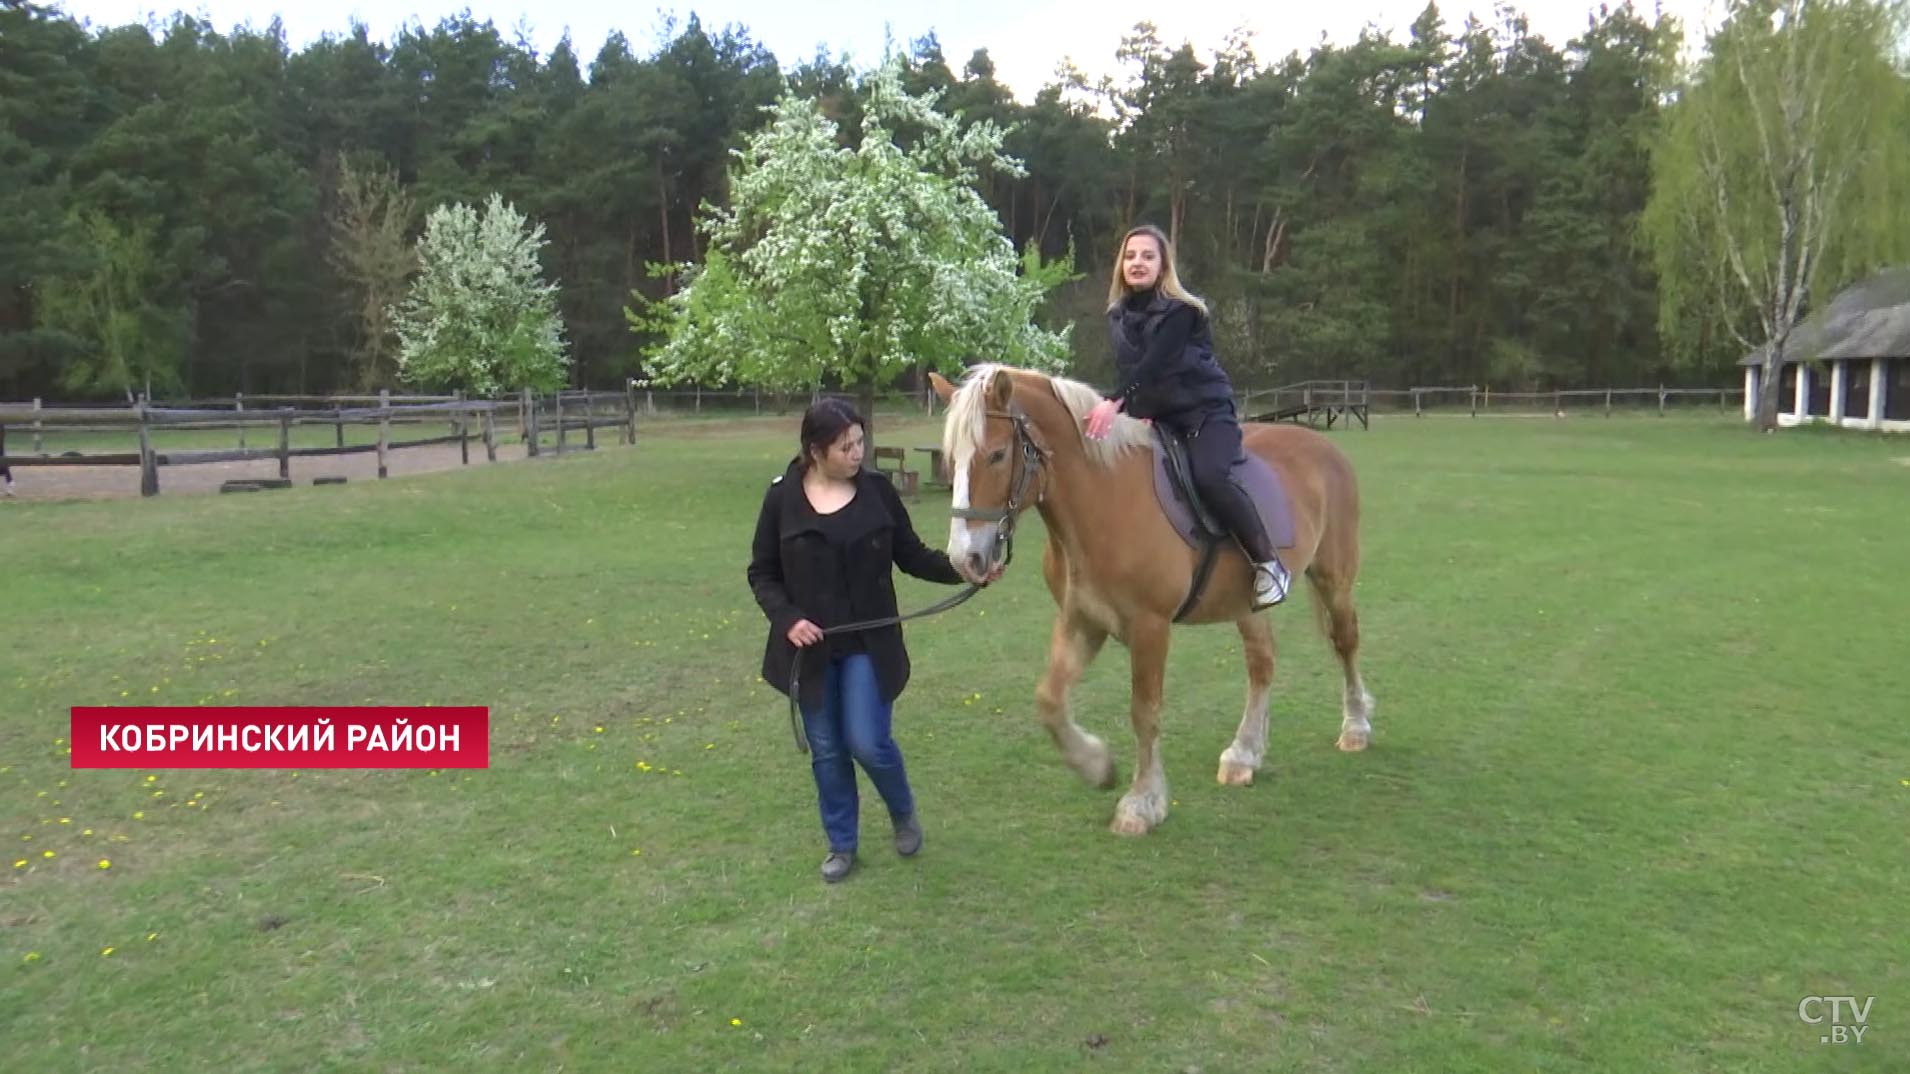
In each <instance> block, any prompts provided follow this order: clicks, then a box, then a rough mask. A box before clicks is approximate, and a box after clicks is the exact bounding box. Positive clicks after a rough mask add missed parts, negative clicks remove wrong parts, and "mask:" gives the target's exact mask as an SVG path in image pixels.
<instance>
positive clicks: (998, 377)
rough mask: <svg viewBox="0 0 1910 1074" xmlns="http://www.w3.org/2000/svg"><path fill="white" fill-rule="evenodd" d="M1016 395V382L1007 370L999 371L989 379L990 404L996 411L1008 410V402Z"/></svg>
mask: <svg viewBox="0 0 1910 1074" xmlns="http://www.w3.org/2000/svg"><path fill="white" fill-rule="evenodd" d="M1014 394H1015V381H1014V378H1013V377H1010V376H1009V375H1008V371H1007V370H1005V369H998V370H996V371H995V375H994V376H992V377H989V378H988V403H989V405H990V406H992V407H993V408H994V409H996V410H1007V409H1008V400H1009V399H1010V398H1011V397H1012V396H1013V395H1014Z"/></svg>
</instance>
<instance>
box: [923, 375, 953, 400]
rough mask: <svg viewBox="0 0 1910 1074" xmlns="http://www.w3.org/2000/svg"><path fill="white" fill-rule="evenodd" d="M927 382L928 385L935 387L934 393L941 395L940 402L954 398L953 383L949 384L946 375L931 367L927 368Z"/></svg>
mask: <svg viewBox="0 0 1910 1074" xmlns="http://www.w3.org/2000/svg"><path fill="white" fill-rule="evenodd" d="M928 383H929V387H931V388H934V389H935V394H936V395H939V396H941V397H942V402H944V403H946V402H948V401H949V400H951V399H953V398H955V385H953V384H950V383H949V382H948V378H947V377H944V376H942V375H941V374H940V373H937V372H935V371H934V370H933V369H931V370H929V374H928Z"/></svg>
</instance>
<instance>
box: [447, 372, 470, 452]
mask: <svg viewBox="0 0 1910 1074" xmlns="http://www.w3.org/2000/svg"><path fill="white" fill-rule="evenodd" d="M469 418H470V414H469V413H467V412H466V411H465V409H464V389H463V388H459V389H458V412H457V417H456V418H455V419H453V420H452V422H451V427H452V428H453V429H454V430H456V431H457V434H458V456H459V457H460V458H462V459H463V460H464V463H463V465H465V466H469V465H471V422H470V421H469V420H468V419H469Z"/></svg>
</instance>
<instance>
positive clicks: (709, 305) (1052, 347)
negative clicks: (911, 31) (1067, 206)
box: [629, 62, 1070, 388]
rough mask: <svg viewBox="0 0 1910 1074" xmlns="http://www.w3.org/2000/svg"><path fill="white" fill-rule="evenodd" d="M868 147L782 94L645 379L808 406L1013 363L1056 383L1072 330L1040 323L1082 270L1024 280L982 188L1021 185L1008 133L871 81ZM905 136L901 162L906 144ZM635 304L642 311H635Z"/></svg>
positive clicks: (883, 79)
mask: <svg viewBox="0 0 1910 1074" xmlns="http://www.w3.org/2000/svg"><path fill="white" fill-rule="evenodd" d="M864 105H865V107H864V118H863V122H862V131H861V139H860V143H859V145H858V146H857V147H856V148H853V149H851V148H845V147H843V146H841V145H839V144H838V142H837V130H836V126H835V124H833V123H831V122H830V121H829V120H828V119H827V118H826V117H825V116H824V115H823V114H822V112H821V110H820V108H819V107H818V106H817V104H816V103H815V102H814V101H811V100H806V99H802V98H798V97H795V96H793V95H791V94H785V95H784V96H783V97H782V98H781V99H780V100H779V101H777V103H776V104H775V105H774V106H773V107H772V109H771V112H772V118H771V121H770V122H769V123H768V124H767V125H766V126H765V127H764V128H763V129H762V130H761V131H759V132H757V133H756V134H755V135H754V136H753V137H752V138H751V139H750V140H749V142H748V144H747V145H746V146H744V147H743V148H742V149H740V150H737V151H735V152H734V153H733V156H734V158H735V161H734V164H733V166H732V168H731V172H730V187H729V190H730V193H729V198H728V204H727V205H726V206H710V207H706V209H705V214H704V216H703V218H702V219H701V220H700V221H699V227H700V229H701V231H702V233H703V234H704V235H705V236H706V237H707V240H708V241H707V242H706V243H705V249H706V255H705V260H704V262H703V264H701V265H698V266H694V267H692V268H689V269H687V270H686V271H685V283H684V286H683V287H682V288H681V289H680V290H679V291H678V292H677V293H675V294H673V295H671V296H670V297H669V298H668V299H666V300H664V301H663V302H661V303H656V304H648V303H645V305H649V306H651V312H650V313H648V314H647V315H644V314H637V313H634V312H633V313H630V314H629V319H630V320H631V322H632V324H633V326H634V328H635V330H638V331H652V330H656V329H659V328H660V329H662V330H663V331H664V332H665V336H666V338H665V341H664V342H663V343H661V344H659V345H657V346H655V347H653V348H651V349H650V350H649V352H648V357H649V362H648V372H649V379H650V380H651V381H652V382H653V383H658V384H671V383H681V382H684V381H690V380H697V381H700V382H702V383H705V384H722V383H729V384H749V385H759V386H763V387H777V388H802V387H813V386H817V385H820V384H821V383H823V381H824V379H825V378H827V377H834V378H836V379H837V380H838V382H839V383H843V384H860V383H865V382H866V383H874V384H880V383H884V382H886V381H887V380H889V379H891V378H892V377H893V376H894V375H895V374H897V373H899V372H901V371H903V370H905V369H908V368H911V367H914V366H917V365H921V366H926V367H928V368H939V369H944V370H952V369H958V368H960V367H961V366H962V365H963V364H964V363H966V362H971V361H977V360H987V361H1004V362H1012V363H1016V364H1021V365H1030V366H1036V367H1043V368H1049V369H1058V368H1059V367H1060V365H1061V363H1062V362H1063V361H1064V360H1065V358H1066V355H1067V351H1068V340H1067V337H1068V329H1066V328H1064V329H1062V330H1061V331H1060V332H1049V331H1045V330H1043V329H1041V328H1040V327H1038V326H1037V325H1035V324H1034V323H1033V320H1032V318H1033V314H1034V310H1035V307H1036V305H1037V304H1038V303H1039V302H1040V301H1041V298H1042V296H1043V294H1044V293H1045V292H1046V291H1047V290H1048V289H1049V288H1051V287H1053V286H1054V285H1055V283H1057V282H1059V281H1060V280H1061V279H1062V278H1064V276H1065V274H1066V272H1068V271H1069V268H1070V265H1069V264H1067V263H1065V262H1064V263H1060V264H1055V265H1043V264H1042V263H1041V262H1040V260H1039V258H1038V257H1036V256H1031V257H1030V259H1029V261H1028V262H1027V263H1026V264H1025V265H1024V263H1023V261H1022V259H1021V258H1019V257H1017V255H1016V253H1015V249H1014V247H1013V245H1012V244H1011V243H1010V242H1009V241H1008V239H1007V237H1006V236H1004V235H1003V234H1002V230H1001V222H1000V220H999V219H998V218H997V217H996V215H995V212H994V210H993V209H991V208H989V206H988V203H987V202H986V201H984V200H983V199H982V197H981V195H980V194H979V193H977V192H976V190H975V189H974V187H973V185H972V184H973V183H974V182H975V181H976V180H977V179H978V178H979V177H980V175H981V173H982V171H983V170H984V169H987V170H991V171H995V172H999V173H1001V174H1004V175H1010V176H1020V175H1023V174H1025V173H1024V171H1023V169H1022V167H1021V164H1020V162H1018V161H1016V160H1015V159H1013V158H1012V157H1009V156H1007V155H1006V154H1004V153H1003V151H1002V143H1003V139H1004V137H1005V134H1006V132H1005V131H1003V130H1002V129H1000V128H999V127H996V126H995V125H994V124H992V123H986V122H984V123H969V124H964V123H963V122H961V121H960V120H958V119H956V118H954V117H950V116H946V115H943V114H942V113H940V112H938V111H936V110H935V107H934V106H935V97H934V96H933V95H930V96H924V97H914V96H910V95H909V94H908V93H907V92H906V91H905V90H904V89H903V88H902V84H901V78H900V71H899V67H898V66H897V64H896V63H894V62H891V63H889V64H887V65H885V66H884V67H882V68H881V69H879V70H877V71H876V72H874V73H873V75H872V76H871V78H870V81H869V84H868V92H867V96H866V99H865V101H864ZM897 128H900V129H904V130H906V131H907V136H906V139H905V140H906V142H907V143H908V144H907V145H906V146H901V145H897V144H896V141H895V136H894V133H893V132H894V131H895V130H896V129H897ZM639 301H640V302H641V301H642V300H641V298H640V296H639Z"/></svg>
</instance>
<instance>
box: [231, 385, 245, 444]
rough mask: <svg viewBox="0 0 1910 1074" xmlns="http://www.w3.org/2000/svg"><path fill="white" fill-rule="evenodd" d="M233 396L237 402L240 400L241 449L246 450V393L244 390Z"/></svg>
mask: <svg viewBox="0 0 1910 1074" xmlns="http://www.w3.org/2000/svg"><path fill="white" fill-rule="evenodd" d="M232 398H233V399H235V400H237V402H238V411H239V450H240V451H244V450H245V393H244V392H237V393H235V394H234V395H233V397H232Z"/></svg>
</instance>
